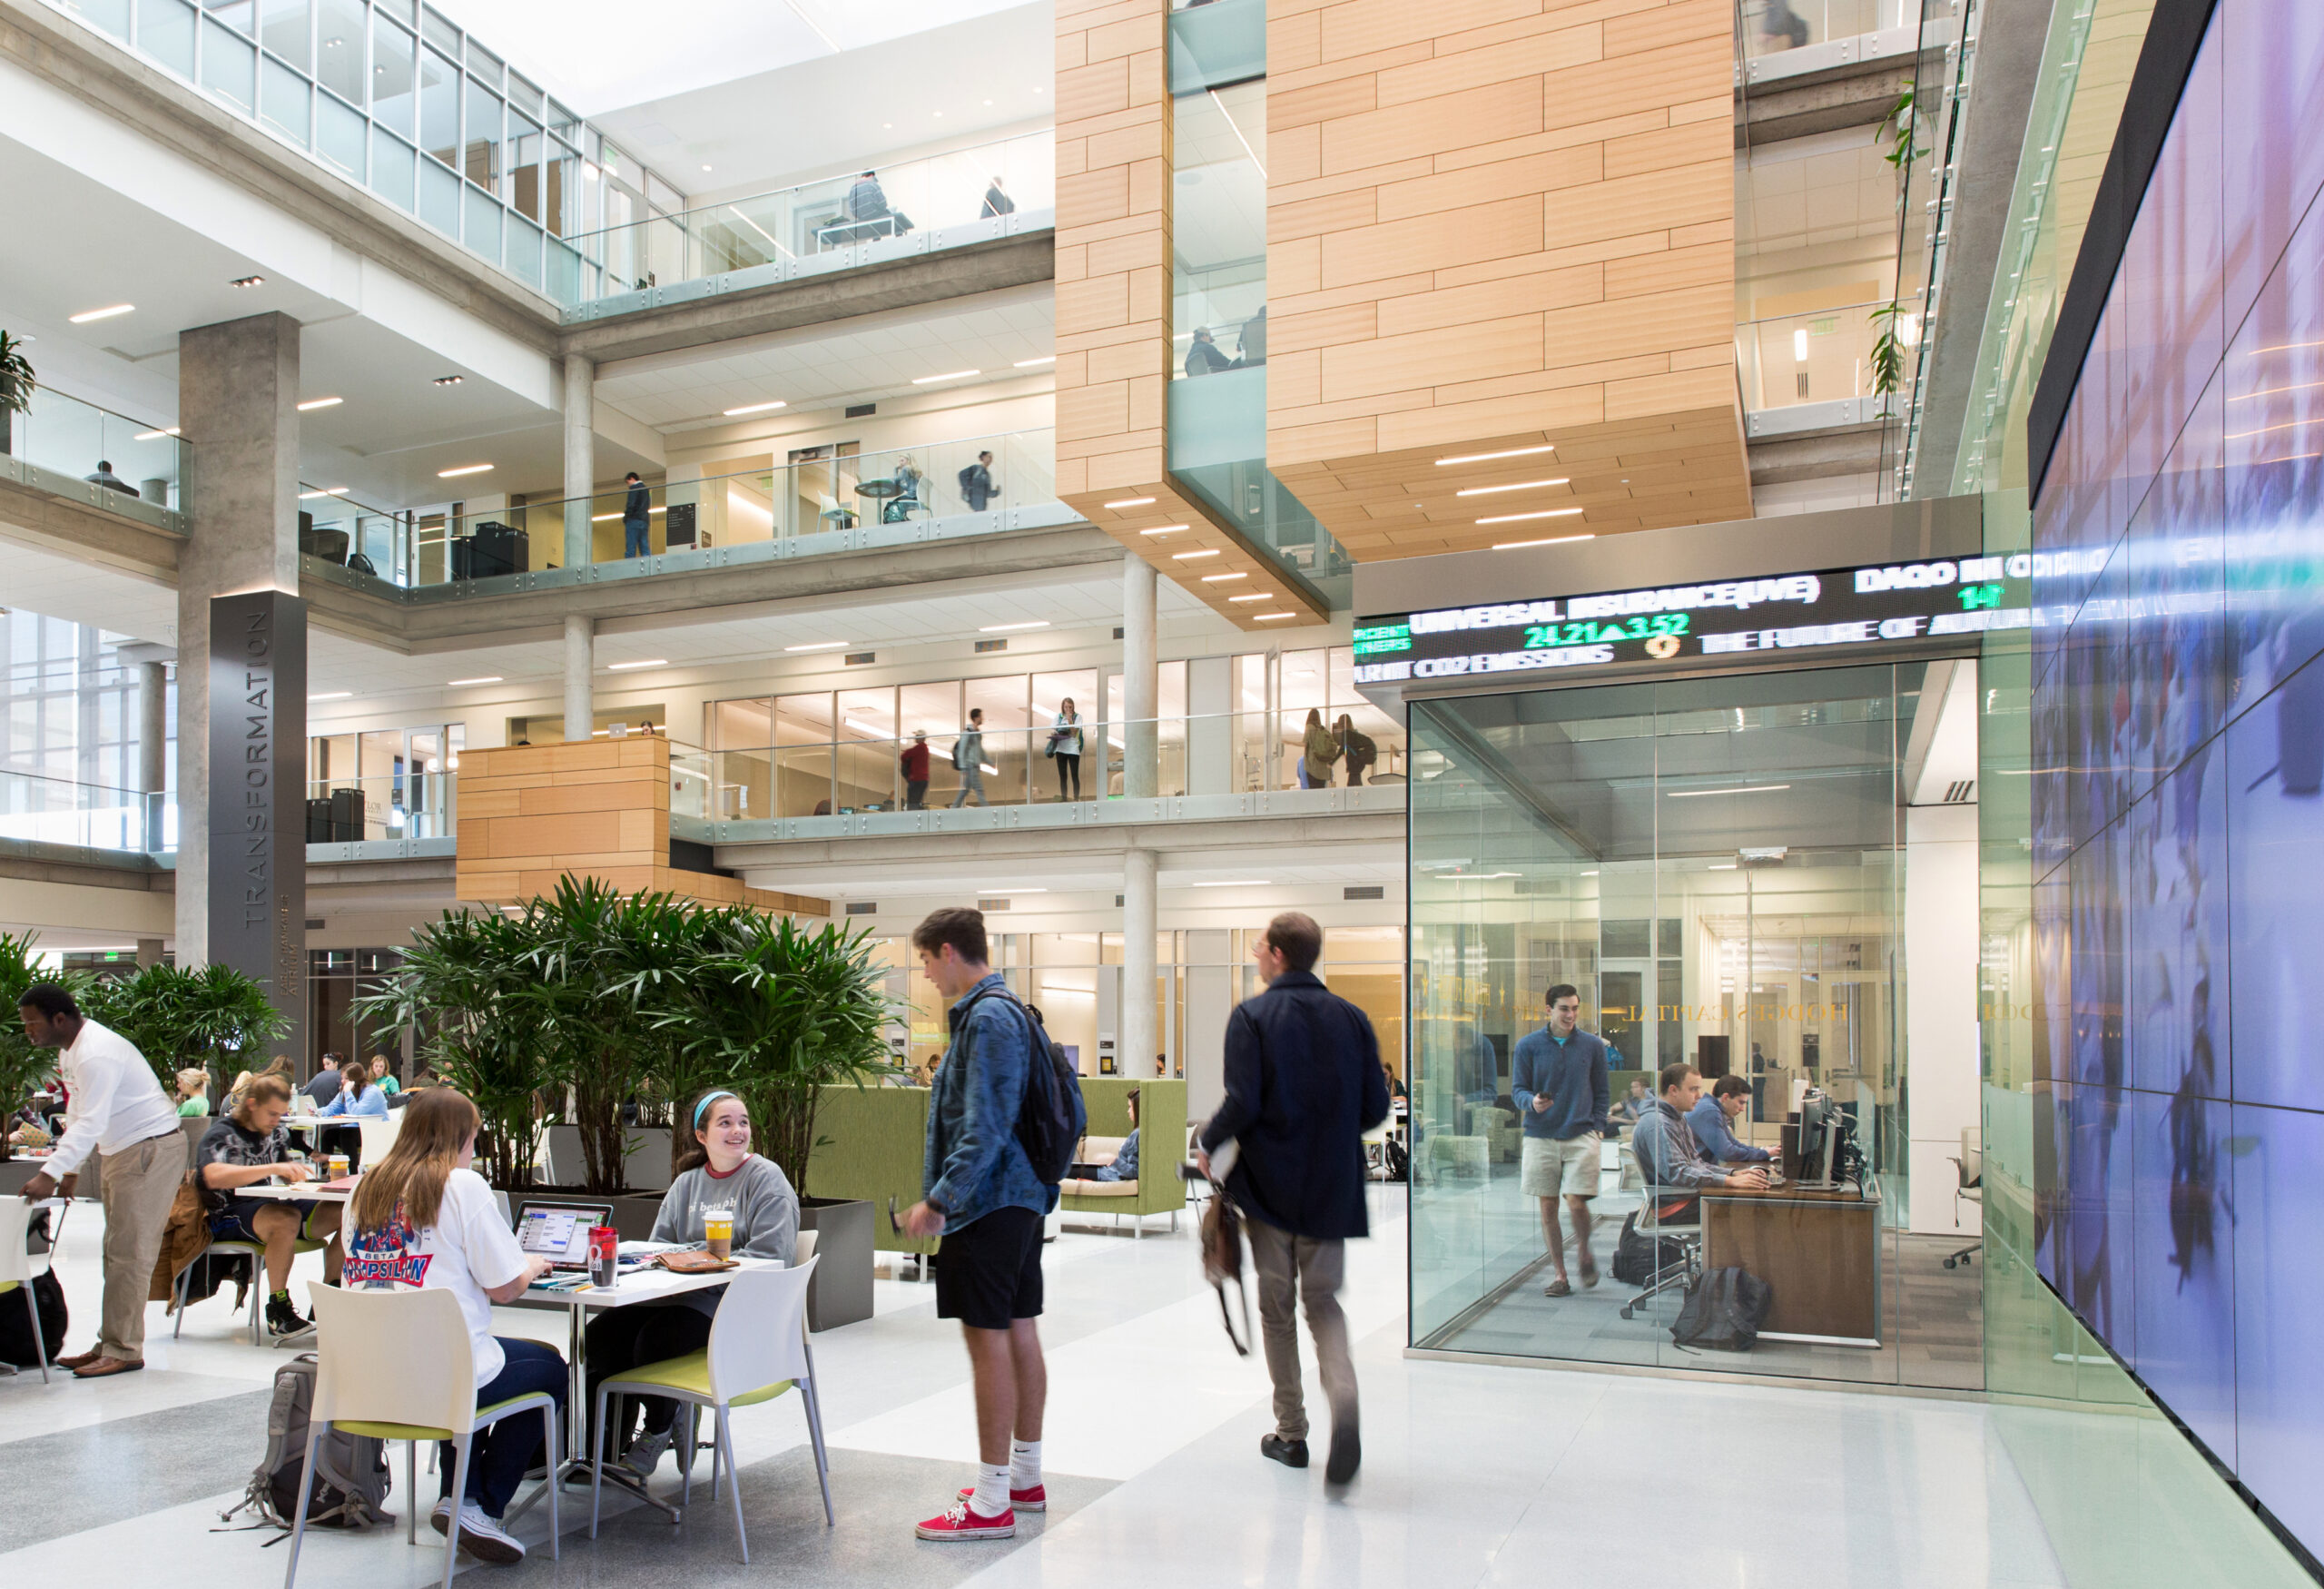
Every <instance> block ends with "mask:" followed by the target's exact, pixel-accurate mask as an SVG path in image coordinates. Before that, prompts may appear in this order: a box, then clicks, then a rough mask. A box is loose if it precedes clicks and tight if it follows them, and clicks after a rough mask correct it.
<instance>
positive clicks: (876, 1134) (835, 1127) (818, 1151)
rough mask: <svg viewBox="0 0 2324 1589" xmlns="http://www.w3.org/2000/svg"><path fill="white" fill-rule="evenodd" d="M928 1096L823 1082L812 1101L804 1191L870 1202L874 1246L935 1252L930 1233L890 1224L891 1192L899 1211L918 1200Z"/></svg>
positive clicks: (909, 1089) (916, 1089) (918, 1091)
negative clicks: (811, 1145)
mask: <svg viewBox="0 0 2324 1589" xmlns="http://www.w3.org/2000/svg"><path fill="white" fill-rule="evenodd" d="M928 1099H929V1091H928V1089H927V1088H925V1087H862V1088H856V1087H826V1088H824V1089H823V1090H822V1097H820V1098H819V1099H818V1100H816V1102H815V1139H816V1140H815V1150H814V1152H813V1153H812V1155H811V1156H810V1157H809V1159H808V1160H807V1186H806V1189H805V1195H807V1196H809V1197H815V1198H862V1199H865V1200H866V1201H868V1202H870V1203H871V1205H872V1231H873V1235H872V1247H873V1248H874V1250H876V1251H880V1252H918V1253H930V1252H934V1251H935V1250H936V1242H935V1240H934V1239H928V1240H925V1241H923V1240H919V1239H915V1238H912V1237H910V1236H905V1235H903V1234H901V1232H899V1231H896V1230H893V1229H890V1228H889V1225H888V1199H890V1198H891V1197H892V1198H894V1199H896V1208H897V1209H898V1210H899V1211H901V1210H902V1209H909V1208H911V1206H912V1205H913V1204H914V1203H916V1202H918V1201H920V1194H921V1184H920V1171H921V1156H922V1154H923V1153H924V1152H925V1150H926V1149H927V1145H928Z"/></svg>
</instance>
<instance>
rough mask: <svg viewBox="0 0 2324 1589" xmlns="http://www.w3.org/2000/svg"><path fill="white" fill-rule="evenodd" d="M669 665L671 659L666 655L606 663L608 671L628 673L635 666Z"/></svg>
mask: <svg viewBox="0 0 2324 1589" xmlns="http://www.w3.org/2000/svg"><path fill="white" fill-rule="evenodd" d="M667 666H670V659H669V658H668V657H666V656H649V657H647V658H646V659H645V661H643V662H615V663H609V664H607V665H606V672H607V673H627V672H628V671H629V670H630V669H631V668H633V667H667Z"/></svg>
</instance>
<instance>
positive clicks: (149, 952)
mask: <svg viewBox="0 0 2324 1589" xmlns="http://www.w3.org/2000/svg"><path fill="white" fill-rule="evenodd" d="M161 963H162V941H161V940H160V939H159V938H140V939H139V940H138V941H137V969H138V970H140V971H143V970H144V969H145V968H146V967H147V966H149V965H159V964H161Z"/></svg>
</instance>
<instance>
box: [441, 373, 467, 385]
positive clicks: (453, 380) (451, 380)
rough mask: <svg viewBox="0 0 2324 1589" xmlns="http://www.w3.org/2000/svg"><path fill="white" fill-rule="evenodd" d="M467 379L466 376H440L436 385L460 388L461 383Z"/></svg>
mask: <svg viewBox="0 0 2324 1589" xmlns="http://www.w3.org/2000/svg"><path fill="white" fill-rule="evenodd" d="M467 379H468V378H467V377H466V376H464V375H439V376H438V377H437V378H436V384H437V385H438V386H458V385H459V384H460V382H461V381H463V380H467Z"/></svg>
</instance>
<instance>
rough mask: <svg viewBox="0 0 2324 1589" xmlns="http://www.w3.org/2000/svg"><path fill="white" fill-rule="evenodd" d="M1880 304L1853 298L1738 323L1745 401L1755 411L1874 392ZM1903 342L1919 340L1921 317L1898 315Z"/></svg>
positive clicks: (1737, 353)
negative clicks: (1831, 306)
mask: <svg viewBox="0 0 2324 1589" xmlns="http://www.w3.org/2000/svg"><path fill="white" fill-rule="evenodd" d="M1884 307H1886V306H1885V305H1882V304H1878V303H1850V304H1845V305H1842V306H1840V307H1838V308H1835V309H1817V310H1810V311H1807V313H1805V314H1787V315H1779V316H1777V317H1776V318H1774V319H1772V320H1755V321H1745V322H1744V323H1743V324H1741V325H1738V326H1737V327H1736V328H1735V357H1736V362H1737V367H1738V374H1739V375H1740V377H1741V380H1742V383H1743V406H1744V408H1745V409H1746V410H1748V411H1751V412H1754V413H1756V412H1758V411H1760V410H1766V409H1787V408H1791V407H1793V406H1794V405H1796V404H1799V403H1827V402H1837V401H1838V400H1842V399H1844V398H1860V397H1870V396H1871V395H1872V394H1873V360H1872V355H1873V344H1874V343H1875V342H1876V341H1878V340H1879V337H1880V329H1881V328H1880V322H1878V321H1875V320H1874V319H1873V318H1872V314H1873V311H1875V310H1877V309H1881V308H1884ZM1897 337H1898V341H1907V342H1911V341H1918V340H1919V321H1918V319H1917V318H1916V317H1913V316H1909V315H1907V316H1900V317H1899V318H1898V327H1897Z"/></svg>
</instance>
